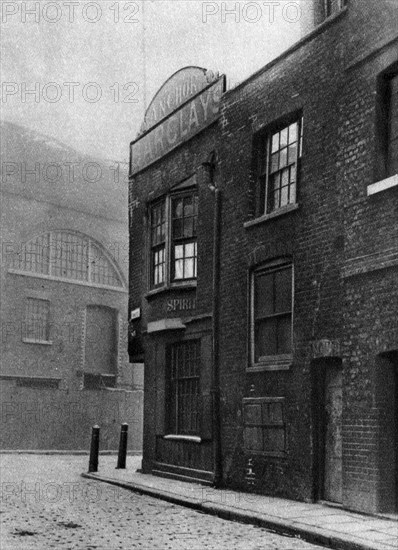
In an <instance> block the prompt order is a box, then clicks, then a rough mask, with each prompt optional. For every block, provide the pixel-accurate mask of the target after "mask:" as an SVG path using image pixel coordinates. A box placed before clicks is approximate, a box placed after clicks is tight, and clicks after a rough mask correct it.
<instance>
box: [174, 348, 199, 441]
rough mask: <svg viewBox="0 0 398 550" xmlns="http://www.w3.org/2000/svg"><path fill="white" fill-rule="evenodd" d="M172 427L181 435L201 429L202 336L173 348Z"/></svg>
mask: <svg viewBox="0 0 398 550" xmlns="http://www.w3.org/2000/svg"><path fill="white" fill-rule="evenodd" d="M169 383H170V396H169V403H170V431H171V432H172V433H175V434H178V435H194V434H197V433H198V432H199V404H200V340H188V341H186V342H179V343H177V344H173V345H172V346H171V348H170V365H169Z"/></svg>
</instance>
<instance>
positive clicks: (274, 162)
mask: <svg viewBox="0 0 398 550" xmlns="http://www.w3.org/2000/svg"><path fill="white" fill-rule="evenodd" d="M277 170H279V153H275V154H274V155H271V173H273V172H276V171H277Z"/></svg>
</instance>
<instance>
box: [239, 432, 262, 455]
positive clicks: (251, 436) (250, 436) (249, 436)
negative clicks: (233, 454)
mask: <svg viewBox="0 0 398 550" xmlns="http://www.w3.org/2000/svg"><path fill="white" fill-rule="evenodd" d="M262 431H263V430H262V428H245V431H244V442H245V448H246V449H249V450H251V451H262V450H263V434H262Z"/></svg>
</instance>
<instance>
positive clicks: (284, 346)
mask: <svg viewBox="0 0 398 550" xmlns="http://www.w3.org/2000/svg"><path fill="white" fill-rule="evenodd" d="M291 349H292V324H291V316H290V315H289V316H286V317H282V318H279V319H278V353H290V352H291Z"/></svg>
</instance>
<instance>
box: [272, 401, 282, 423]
mask: <svg viewBox="0 0 398 550" xmlns="http://www.w3.org/2000/svg"><path fill="white" fill-rule="evenodd" d="M268 410H269V421H270V422H283V405H282V403H269V409H268Z"/></svg>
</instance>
